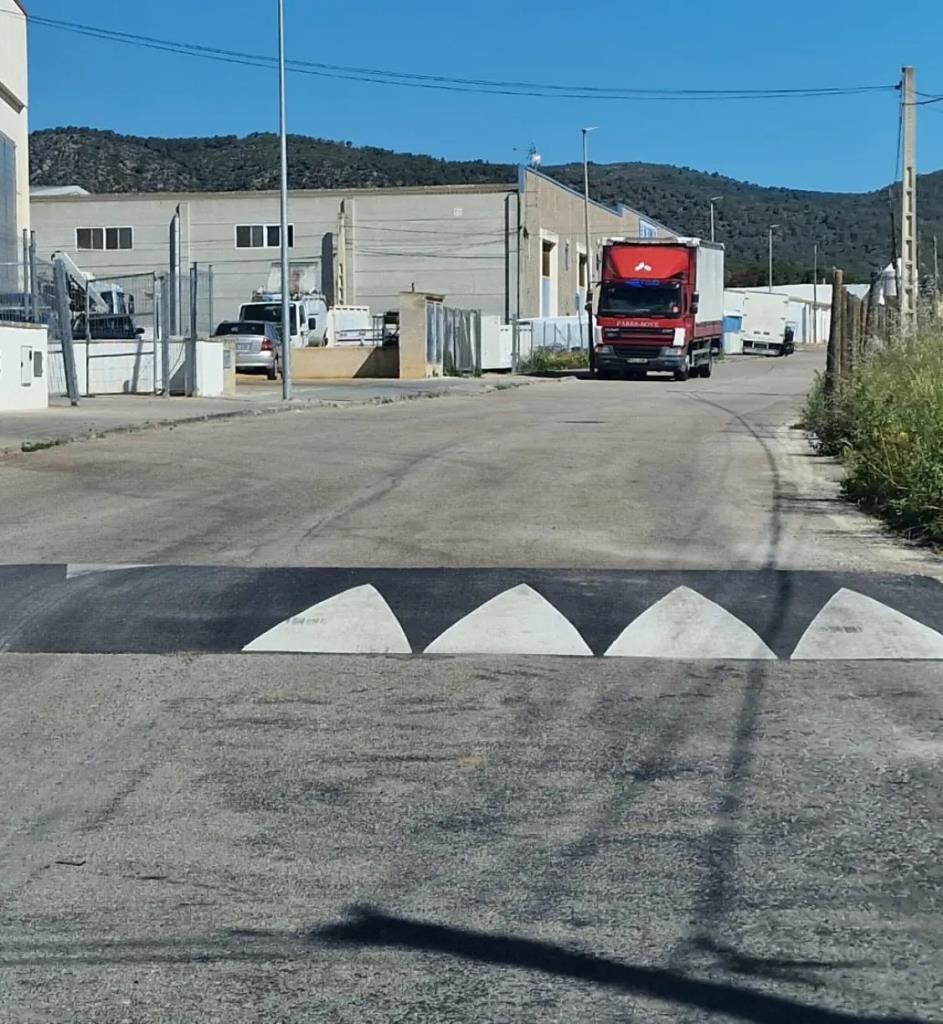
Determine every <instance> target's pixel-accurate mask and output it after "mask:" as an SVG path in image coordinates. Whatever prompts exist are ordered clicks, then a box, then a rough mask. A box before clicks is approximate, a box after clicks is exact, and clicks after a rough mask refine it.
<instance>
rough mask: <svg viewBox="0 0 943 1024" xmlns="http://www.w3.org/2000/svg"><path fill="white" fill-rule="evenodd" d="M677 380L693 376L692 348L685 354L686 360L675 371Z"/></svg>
mask: <svg viewBox="0 0 943 1024" xmlns="http://www.w3.org/2000/svg"><path fill="white" fill-rule="evenodd" d="M674 376H675V380H687V379H688V377H690V376H691V350H690V349H689V350H688V351H687V352H685V354H684V362H683V363H682V364H681V366H680V367H679V368H678V369H677V370H675V372H674Z"/></svg>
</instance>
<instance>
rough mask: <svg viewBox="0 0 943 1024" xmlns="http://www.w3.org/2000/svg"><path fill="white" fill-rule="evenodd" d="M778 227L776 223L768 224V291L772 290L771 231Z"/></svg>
mask: <svg viewBox="0 0 943 1024" xmlns="http://www.w3.org/2000/svg"><path fill="white" fill-rule="evenodd" d="M778 227H779V225H778V224H770V226H769V291H772V290H773V232H774V231H775V230H776V228H778Z"/></svg>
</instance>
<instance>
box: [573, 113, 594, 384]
mask: <svg viewBox="0 0 943 1024" xmlns="http://www.w3.org/2000/svg"><path fill="white" fill-rule="evenodd" d="M580 131H581V132H582V133H583V231H584V233H585V236H586V237H585V242H586V345H587V349H586V351H587V354H588V356H589V368H590V370H593V369H595V362H596V360H595V359H594V357H593V314H592V302H593V250H592V248H591V247H590V240H589V157H588V155H587V149H586V136H587V135H589V133H590V132H594V131H596V127H593V128H581V129H580ZM578 263H579V260H577V264H578Z"/></svg>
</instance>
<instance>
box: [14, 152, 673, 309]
mask: <svg viewBox="0 0 943 1024" xmlns="http://www.w3.org/2000/svg"><path fill="white" fill-rule="evenodd" d="M65 184H66V183H63V185H65ZM76 193H80V194H76ZM31 208H32V220H33V229H34V231H35V233H36V242H37V255H38V258H39V259H40V260H48V259H49V257H50V256H51V255H52V254H53V253H54V252H56V251H58V250H63V251H65V252H67V253H69V255H70V256H71V257H72V258H73V259H74V260H75V262H76V263H77V264H78V265H79V266H80V267H81V268H82V269H83V270H85V271H88V272H90V273H92V274H94V275H95V276H96V277H99V278H101V277H112V276H116V275H127V274H133V273H151V272H162V271H167V270H168V267H169V264H170V242H169V230H170V225H171V222H172V221H173V220H174V219H175V216H176V215H177V214H178V212H179V220H178V221H177V223H178V224H179V230H178V232H177V237H178V243H177V247H178V248H179V264H180V269H181V270H183V271H186V269H187V268H188V267H192V266H193V265H194V264H197V265H198V267H199V268H208V267H212V278H213V311H212V316H213V318H214V319H215V320H221V319H226V318H230V317H233V316H235V315H236V314H237V311H238V307H239V305H240V303H242V302H245V301H247V300H249V299H250V298H251V295H252V292H253V290H255V289H257V288H260V287H263V286H264V285H265V283H266V279H267V277H268V273H269V270H270V268H271V267H272V264H273V263H274V262H276V261H277V260H278V258H279V227H278V221H279V214H278V195H277V193H275V192H208V193H197V192H187V193H170V192H159V193H149V194H126V193H121V194H109V195H90V194H87V193H84V192H83V191H82V190H80V189H75V188H39V189H34V192H33V196H32V200H31ZM590 233H591V247H592V248H593V249H594V250H595V252H594V254H593V260H594V269H593V279H594V280H595V278H596V273H597V270H598V247H599V246H600V245H601V243H602V242H603V241H604V240H605V239H607V238H611V237H617V238H637V237H656V236H670V235H672V234H674V232H672V231H670V230H669V229H668V228H666V227H665V226H663V225H661V224H659V223H657V222H656V221H654V220H652V219H651V218H649V217H645V216H644V215H642V214H640V213H638V212H637V211H636V210H633V209H631V208H629V207H627V206H607V205H604V204H601V203H596V202H593V203H591V204H590ZM289 245H290V247H291V249H290V251H291V261H292V263H293V264H306V263H310V264H315V263H319V264H320V273H321V280H322V290H323V291H324V293H325V294H326V296H327V298H328V301H329V302H332V303H335V304H345V305H362V306H369V307H370V309H371V311H372V312H373V313H374V314H379V313H383V312H385V311H387V310H390V309H395V308H396V307H397V305H398V301H399V294H400V293H401V292H404V291H410V290H412V289H415V290H416V291H423V292H431V293H438V294H441V295H443V296H445V298H446V301H447V302H448V303H449V304H451V305H454V306H460V307H465V308H474V309H481V310H482V312H483V313H486V314H492V315H498V316H500V317H502V319H504V320H509V319H510V318H511V317H513V316H515V315H517V316H520V317H534V316H568V315H572V314H575V313H576V312H577V311H578V309H580V308H581V307H582V305H583V303H584V301H585V295H586V281H587V255H586V246H585V234H584V220H583V197H582V195H581V194H579V193H578V192H575V191H573V190H572V189H570V188H568V187H566V186H565V185H562V184H561V183H559V182H557V181H555V180H554V179H553V178H550V177H548V176H547V175H545V174H543V173H541V172H539V171H537V170H534V169H530V168H527V169H522V170H521V172H520V175H519V179H518V181H516V182H508V183H506V184H493V185H491V184H489V185H441V186H421V187H400V188H366V189H343V190H340V189H338V190H335V189H324V190H299V191H292V192H291V193H290V195H289Z"/></svg>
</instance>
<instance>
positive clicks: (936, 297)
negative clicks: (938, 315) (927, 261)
mask: <svg viewBox="0 0 943 1024" xmlns="http://www.w3.org/2000/svg"><path fill="white" fill-rule="evenodd" d="M933 301H934V302H935V303H936V305H937V306H939V304H940V252H939V249H938V247H937V241H936V235H934V236H933ZM935 312H936V310H934V313H935Z"/></svg>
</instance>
